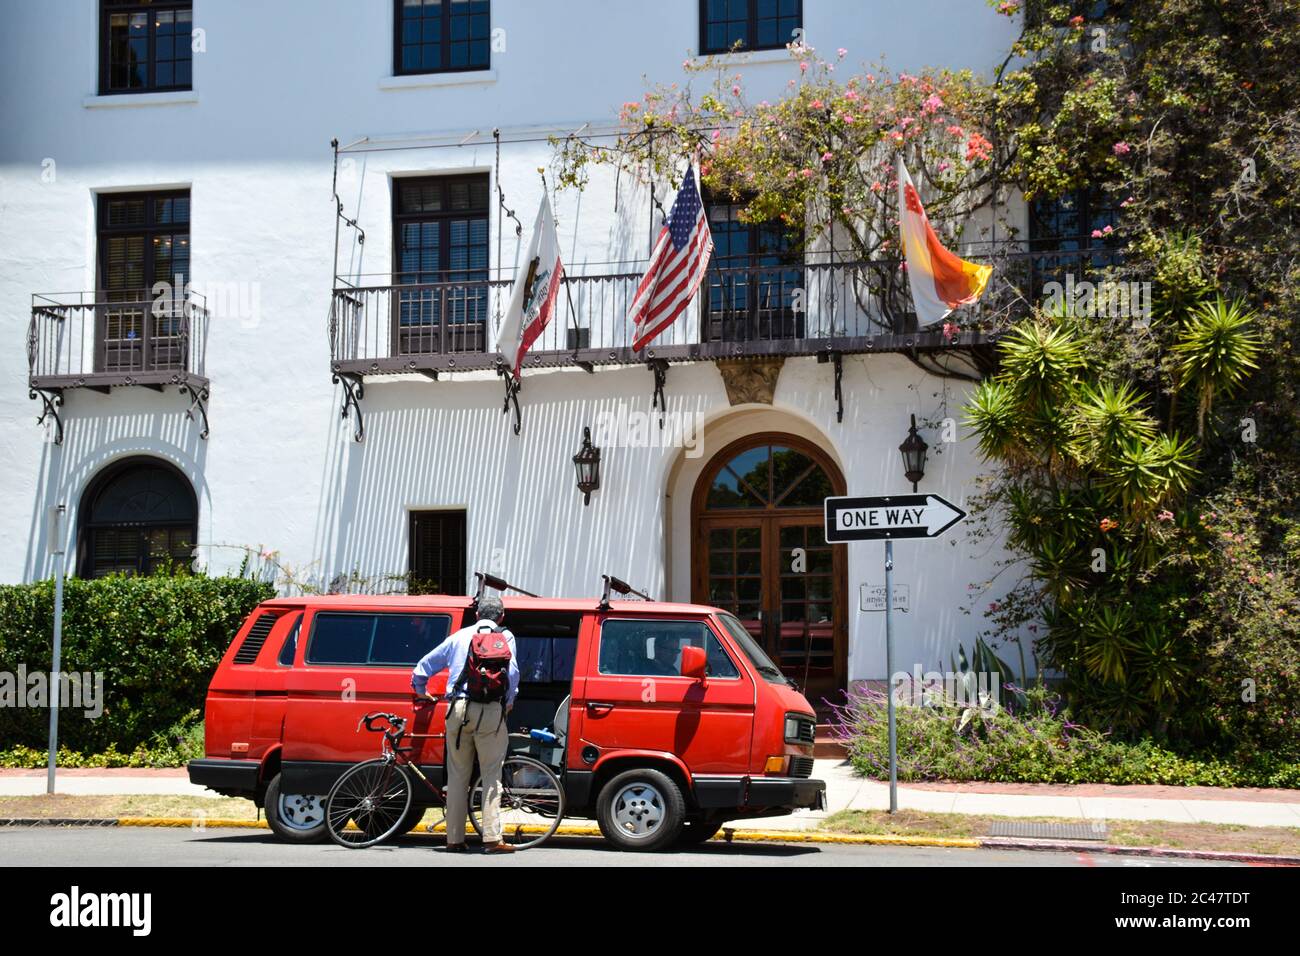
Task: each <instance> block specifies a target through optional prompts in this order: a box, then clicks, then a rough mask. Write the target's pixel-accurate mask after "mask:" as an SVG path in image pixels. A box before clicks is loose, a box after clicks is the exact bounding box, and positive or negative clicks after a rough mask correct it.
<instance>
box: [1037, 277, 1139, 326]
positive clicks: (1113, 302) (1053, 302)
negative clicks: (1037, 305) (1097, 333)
mask: <svg viewBox="0 0 1300 956" xmlns="http://www.w3.org/2000/svg"><path fill="white" fill-rule="evenodd" d="M1043 308H1045V309H1046V310H1047V311H1049V312H1057V311H1064V312H1065V313H1066V314H1069V315H1074V316H1078V317H1081V318H1089V319H1132V320H1133V327H1134V328H1146V327H1147V326H1148V325H1149V324H1150V323H1151V283H1150V282H1113V281H1111V280H1109V279H1107V280H1105V281H1103V282H1089V281H1087V280H1083V281H1078V280H1076V279H1075V277H1074V276H1073V275H1072V274H1069V273H1067V274H1066V276H1065V282H1064V283H1060V282H1055V281H1053V282H1048V283H1046V284H1045V285H1044V286H1043Z"/></svg>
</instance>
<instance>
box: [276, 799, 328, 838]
mask: <svg viewBox="0 0 1300 956" xmlns="http://www.w3.org/2000/svg"><path fill="white" fill-rule="evenodd" d="M278 809H279V811H280V819H281V820H282V821H283V822H284V824H285V826H288V827H291V828H292V829H294V830H312V829H315V828H316V827H318V826H320V825H321V824H322V823H324V822H325V798H324V797H321V796H317V795H315V794H305V793H282V794H280V802H279V804H278Z"/></svg>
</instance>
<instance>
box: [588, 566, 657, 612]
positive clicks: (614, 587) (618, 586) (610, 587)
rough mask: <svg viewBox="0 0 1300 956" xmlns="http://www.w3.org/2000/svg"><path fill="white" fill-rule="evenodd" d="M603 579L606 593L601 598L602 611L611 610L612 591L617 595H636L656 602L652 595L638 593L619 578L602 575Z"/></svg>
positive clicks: (642, 592)
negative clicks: (610, 596)
mask: <svg viewBox="0 0 1300 956" xmlns="http://www.w3.org/2000/svg"><path fill="white" fill-rule="evenodd" d="M601 577H602V578H604V579H605V593H604V594H602V595H601V597H600V609H601V610H602V611H608V610H609V592H610V591H614V592H615V593H617V594H635V595H636V596H637V597H639V598H645V599H646V600H647V601H653V600H654V598H652V597H651V596H650V595H648V594H646V593H645V592H644V591H638V590H637V589H636V588H634V587H632V585H630V584H628V583H627V582H626V581H620V580H619V579H618V578H616V577H612V576H610V575H608V574H602V575H601Z"/></svg>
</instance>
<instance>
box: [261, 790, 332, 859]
mask: <svg viewBox="0 0 1300 956" xmlns="http://www.w3.org/2000/svg"><path fill="white" fill-rule="evenodd" d="M280 780H281V776H280V774H278V773H277V774H276V775H275V776H274V777H272V778H271V782H270V784H268V785H267V788H266V797H265V799H264V800H263V806H264V807H265V809H266V822H267V825H268V826H269V827H270V828H271V830H272V831H273V832H274V833H275V835H276V836H278V837H279V838H280V839H282V840H288V841H289V842H291V843H319V842H321V841H322V840H327V839H329V833H328V831H327V830H326V829H325V798H324V797H323V796H316V795H315V794H297V793H282V792H281V791H280Z"/></svg>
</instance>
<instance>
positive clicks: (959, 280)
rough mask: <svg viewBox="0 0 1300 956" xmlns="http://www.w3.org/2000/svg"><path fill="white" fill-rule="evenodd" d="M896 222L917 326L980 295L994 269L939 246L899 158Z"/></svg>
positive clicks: (930, 323)
mask: <svg viewBox="0 0 1300 956" xmlns="http://www.w3.org/2000/svg"><path fill="white" fill-rule="evenodd" d="M898 222H899V227H900V229H901V231H902V234H903V237H902V238H903V254H904V255H905V256H906V257H907V278H908V283H909V284H910V285H911V287H912V302H913V303H914V304H915V306H916V320H917V322H918V324H920V325H932V324H933V323H935V322H938V321H940V320H941V319H944V318H946V317H947V316H948V313H949V312H951V311H952V310H953V309H955V308H957V306H959V305H965V304H967V303H969V302H974V301H975V300H976V299H978V298H979V297H980V296H981V295H982V294H983V292H984V287H985V286H986V285H988V281H989V275H990V273H992V272H993V267H992V266H981V265H977V264H976V263H974V262H967V261H966V260H965V259H962V258H960V257H958V256H956V255H954V254H953V253H951V252H949V251H948V250H947V249H945V248H944V247H943V246H942V245H940V243H939V237H938V236H936V235H935V233H934V229H933V228H931V226H930V220H929V219H928V218H927V217H926V215H925V207H924V206H922V205H921V196H920V194H919V193H917V191H916V187H915V186H913V185H912V177H911V176H909V175H908V174H907V167H906V166H904V165H903V157H902V156H899V157H898Z"/></svg>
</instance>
